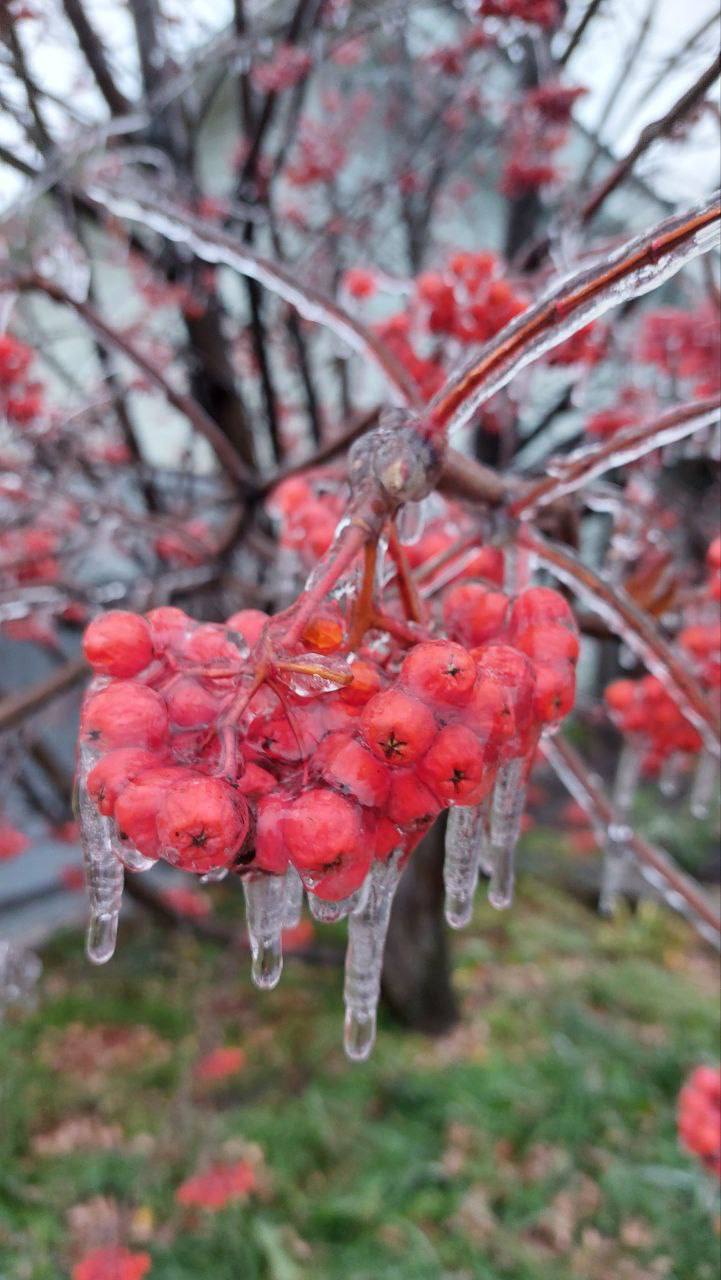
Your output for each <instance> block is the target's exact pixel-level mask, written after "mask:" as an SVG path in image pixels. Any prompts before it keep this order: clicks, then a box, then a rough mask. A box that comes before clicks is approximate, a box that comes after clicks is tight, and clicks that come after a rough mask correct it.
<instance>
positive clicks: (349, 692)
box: [338, 658, 381, 707]
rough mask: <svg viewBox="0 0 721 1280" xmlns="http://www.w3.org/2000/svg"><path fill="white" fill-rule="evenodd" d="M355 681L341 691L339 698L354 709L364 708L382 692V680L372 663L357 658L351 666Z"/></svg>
mask: <svg viewBox="0 0 721 1280" xmlns="http://www.w3.org/2000/svg"><path fill="white" fill-rule="evenodd" d="M350 669H351V674H352V676H353V679H352V681H351V683H350V684H347V685H345V687H344V688H342V689H341V690H340V693H339V695H338V696H339V697H340V699H341V700H342V701H343V702H347V703H348V704H349V705H350V706H353V707H363V706H365V704H366V702H369V701H370V699H371V698H372V697H373V695H374V694H376V693H378V692H379V691H380V687H381V678H380V675H379V673H378V671H377V669H376V668H375V667H374V666H372V665H371V663H370V662H364V661H363V659H362V658H357V659H356V661H355V662H352V663H351V666H350Z"/></svg>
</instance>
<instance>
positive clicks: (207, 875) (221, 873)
mask: <svg viewBox="0 0 721 1280" xmlns="http://www.w3.org/2000/svg"><path fill="white" fill-rule="evenodd" d="M228 871H229V867H216V868H215V870H214V871H205V872H204V873H203V875H202V876H200V877H199V881H200V884H220V882H221V880H225V877H226V876H227V874H228Z"/></svg>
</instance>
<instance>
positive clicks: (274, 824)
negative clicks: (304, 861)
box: [252, 792, 288, 876]
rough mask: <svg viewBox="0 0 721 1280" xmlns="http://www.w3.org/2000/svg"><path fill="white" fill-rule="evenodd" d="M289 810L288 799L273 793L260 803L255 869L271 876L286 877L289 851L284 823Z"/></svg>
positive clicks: (257, 818) (256, 830) (257, 820)
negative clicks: (284, 833) (284, 832)
mask: <svg viewBox="0 0 721 1280" xmlns="http://www.w3.org/2000/svg"><path fill="white" fill-rule="evenodd" d="M287 809H288V800H287V797H286V796H284V795H281V794H280V793H279V792H271V793H270V794H269V795H265V796H262V797H261V799H260V800H259V801H258V809H257V814H256V823H255V859H254V860H253V864H252V865H253V868H254V869H256V868H257V869H258V870H259V871H268V872H270V874H271V875H280V876H282V875H285V872H286V870H287V867H288V850H287V847H286V843H285V836H284V835H283V827H282V822H283V818H284V816H285V813H286V811H287Z"/></svg>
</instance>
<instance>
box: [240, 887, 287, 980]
mask: <svg viewBox="0 0 721 1280" xmlns="http://www.w3.org/2000/svg"><path fill="white" fill-rule="evenodd" d="M243 892H244V894H245V917H246V922H247V925H248V939H249V941H250V954H251V971H250V972H251V977H252V979H253V982H254V983H255V985H256V987H261V988H262V989H263V990H265V991H270V990H272V988H273V987H275V986H277V985H278V982H279V980H280V975H281V973H282V971H283V916H284V912H285V876H271V875H267V874H266V873H265V872H263V871H255V872H251V873H250V874H249V875H247V876H244V877H243Z"/></svg>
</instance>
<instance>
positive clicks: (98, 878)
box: [77, 748, 124, 964]
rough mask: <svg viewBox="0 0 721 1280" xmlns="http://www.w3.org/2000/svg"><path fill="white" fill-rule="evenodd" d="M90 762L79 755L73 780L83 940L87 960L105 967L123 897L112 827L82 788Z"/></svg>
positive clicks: (86, 755)
mask: <svg viewBox="0 0 721 1280" xmlns="http://www.w3.org/2000/svg"><path fill="white" fill-rule="evenodd" d="M93 763H94V760H93V758H92V754H91V753H90V752H89V751H88V749H87V748H83V750H82V751H81V756H80V767H79V770H78V780H77V800H78V817H79V820H80V841H81V844H82V849H83V861H84V864H85V884H86V888H87V891H88V905H89V908H90V919H89V921H88V930H87V934H86V940H85V950H86V952H87V956H88V959H89V960H91V961H92V963H93V964H105V963H106V961H108V960H109V959H110V958H111V956H112V954H113V952H114V951H115V940H116V938H117V934H118V917H119V915H120V905H121V902H122V898H123V882H124V871H123V864H122V862H120V861H119V859H118V858H117V857H116V856H115V852H114V850H113V825H112V822H111V820H110V818H104V817H103V816H102V814H100V813H98V811H97V809H96V808H95V805H94V804H93V802H92V800H91V799H90V796H89V795H88V792H87V788H86V779H87V776H88V773H89V771H90V769H91V768H92V766H93Z"/></svg>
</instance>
